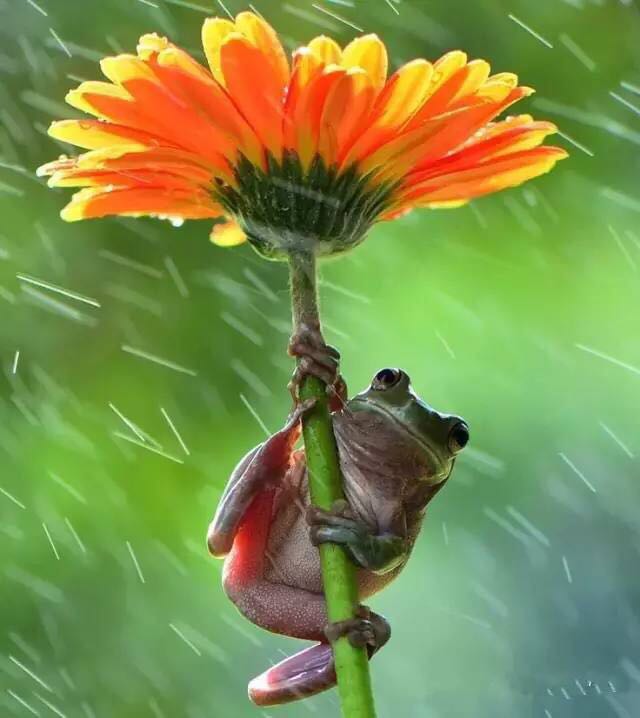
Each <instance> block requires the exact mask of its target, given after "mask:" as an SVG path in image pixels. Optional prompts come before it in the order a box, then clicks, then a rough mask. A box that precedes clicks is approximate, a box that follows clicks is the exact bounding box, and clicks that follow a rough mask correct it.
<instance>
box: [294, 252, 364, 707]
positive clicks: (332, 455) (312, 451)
mask: <svg viewBox="0 0 640 718" xmlns="http://www.w3.org/2000/svg"><path fill="white" fill-rule="evenodd" d="M289 268H290V272H291V300H292V307H293V325H294V332H295V330H296V329H297V328H300V327H301V326H303V325H306V326H307V327H310V328H317V329H320V315H319V312H318V295H317V289H316V265H315V257H313V255H311V254H303V253H297V254H292V255H291V256H290V257H289ZM310 397H313V398H315V399H317V403H316V405H315V407H314V408H313V409H312V410H311V411H310V412H309V413H308V414H306V415H305V416H304V418H303V421H302V428H303V436H304V445H305V451H306V456H307V470H308V472H309V491H310V493H311V501H312V502H313V504H314V505H316V506H318V507H320V508H322V509H330V508H331V505H332V504H333V502H334V501H337V500H339V499H341V498H344V494H343V491H342V477H341V474H340V463H339V461H338V452H337V447H336V442H335V438H334V435H333V426H332V423H331V417H330V415H329V408H328V402H327V392H326V386H325V384H324V383H323V382H322V381H320V380H319V379H317V378H315V377H308V378H307V379H306V380H305V382H304V384H303V385H302V387H301V388H300V398H301V399H308V398H310ZM320 563H321V566H322V580H323V585H324V594H325V599H326V603H327V616H328V620H329V621H330V622H334V621H343V620H345V619H348V618H352V617H353V615H354V612H355V610H356V609H357V607H358V605H359V599H358V588H357V583H356V569H355V566H354V565H353V563H352V562H351V561H350V559H349V558H348V557H347V555H346V554H345V552H344V551H343V549H342V548H341V547H339V546H336V545H334V544H323V545H322V546H321V547H320ZM333 653H334V658H335V666H336V675H337V677H338V691H339V694H340V702H341V706H342V714H343V716H344V718H375V708H374V704H373V694H372V691H371V679H370V677H369V660H368V658H367V653H366V650H365V649H364V648H355V647H354V646H352V645H351V643H349V641H348V640H347V639H346V638H341V639H339V640H338V641H337V642H336V643H335V644H334V646H333Z"/></svg>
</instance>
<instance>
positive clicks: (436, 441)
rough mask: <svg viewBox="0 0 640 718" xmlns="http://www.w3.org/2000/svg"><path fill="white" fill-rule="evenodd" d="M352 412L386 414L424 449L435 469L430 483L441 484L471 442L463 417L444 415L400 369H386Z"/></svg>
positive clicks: (351, 404)
mask: <svg viewBox="0 0 640 718" xmlns="http://www.w3.org/2000/svg"><path fill="white" fill-rule="evenodd" d="M348 407H349V410H351V411H354V412H358V411H369V412H371V411H374V412H378V413H379V414H382V415H383V416H384V417H385V418H386V420H388V421H389V422H392V424H393V425H394V427H395V428H396V429H397V430H398V431H400V432H402V433H403V434H404V435H405V437H406V438H410V439H412V440H413V441H415V442H416V444H417V445H418V446H419V447H421V450H422V452H423V453H424V456H425V458H426V459H427V463H428V465H429V466H430V467H431V471H430V472H429V476H428V477H427V478H428V481H429V483H430V484H437V483H440V482H441V481H443V480H444V479H446V478H447V477H448V476H449V474H450V473H451V468H452V466H453V462H454V459H455V457H456V456H457V455H458V454H459V453H460V452H461V451H462V449H464V447H465V446H466V445H467V443H468V441H469V427H468V426H467V424H466V422H465V421H464V420H463V419H461V418H460V417H459V416H455V415H453V414H441V413H440V412H438V411H436V410H435V409H433V408H432V407H430V406H429V405H428V404H426V403H425V402H424V401H422V399H420V398H419V397H418V396H417V395H416V394H415V392H414V391H413V389H412V387H411V379H410V378H409V375H408V374H407V373H406V372H404V371H402V370H400V369H382V370H380V371H379V372H378V373H377V374H376V375H375V376H374V377H373V380H372V382H371V385H370V386H369V388H368V389H366V390H365V391H363V392H361V393H360V394H357V395H356V396H354V397H353V398H352V399H351V400H350V401H349V404H348Z"/></svg>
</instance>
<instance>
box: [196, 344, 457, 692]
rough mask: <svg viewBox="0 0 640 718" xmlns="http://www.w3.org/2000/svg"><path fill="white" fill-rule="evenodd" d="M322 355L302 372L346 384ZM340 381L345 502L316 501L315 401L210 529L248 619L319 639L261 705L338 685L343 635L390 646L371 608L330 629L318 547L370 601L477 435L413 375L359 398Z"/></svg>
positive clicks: (269, 676)
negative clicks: (428, 395) (344, 565)
mask: <svg viewBox="0 0 640 718" xmlns="http://www.w3.org/2000/svg"><path fill="white" fill-rule="evenodd" d="M314 354H315V357H316V358H315V359H314V358H313V357H310V358H309V360H308V361H307V362H306V363H305V365H304V370H303V372H302V374H304V373H305V372H309V373H315V374H316V375H320V376H323V377H325V378H328V379H329V380H331V379H332V378H333V379H335V376H333V377H332V376H327V367H329V373H330V374H331V371H333V370H335V364H337V362H334V363H333V365H332V363H331V362H330V361H324V360H322V357H321V358H320V359H321V361H320V363H318V362H317V361H316V360H317V359H318V355H317V352H314ZM325 359H326V357H325ZM297 379H298V380H299V379H301V375H300V374H299V375H298V377H297ZM334 384H335V386H336V387H337V389H336V393H335V395H334V397H333V400H332V401H331V402H330V405H331V410H332V419H333V427H334V434H335V438H336V443H337V447H338V453H339V458H340V467H341V470H342V475H343V478H344V494H345V500H344V501H341V502H338V503H337V504H335V505H334V506H333V507H332V510H331V511H323V510H321V509H318V508H316V507H313V506H312V505H311V503H310V499H309V491H308V486H307V475H306V462H305V454H304V450H302V449H296V442H297V441H298V439H299V438H300V433H301V417H302V416H303V414H304V413H305V412H306V411H308V410H309V409H310V408H311V407H312V406H313V404H314V400H307V401H303V402H301V401H298V402H297V403H296V405H295V406H294V409H293V410H292V412H291V414H290V415H289V418H288V420H287V422H286V423H285V425H284V427H283V428H282V429H281V430H280V431H278V432H277V433H275V434H273V435H272V436H270V437H269V438H268V439H267V440H266V441H265V442H264V443H262V444H260V445H259V446H257V447H256V448H254V449H252V450H251V451H250V452H249V453H248V454H247V455H246V456H245V457H244V458H243V459H242V460H241V461H240V462H239V464H238V465H237V466H236V468H235V470H234V471H233V473H232V474H231V477H230V479H229V482H228V484H227V486H226V488H225V490H224V493H223V495H222V497H221V499H220V503H219V506H218V509H217V511H216V514H215V516H214V518H213V521H212V522H211V524H210V526H209V532H208V547H209V550H210V552H211V553H212V554H213V556H215V557H219V558H223V557H224V559H225V563H224V569H223V587H224V590H225V592H226V594H227V596H228V597H229V598H230V599H231V601H232V602H233V603H234V604H235V605H236V607H237V608H238V609H239V610H240V612H241V613H242V614H244V616H246V617H247V618H248V619H249V620H250V621H252V622H253V623H254V624H256V625H258V626H261V627H262V628H265V629H267V630H269V631H272V632H274V633H279V634H282V635H286V636H292V637H295V638H301V639H305V640H311V641H315V642H316V643H315V645H312V646H311V647H309V648H306V649H304V650H302V651H301V652H299V653H297V654H296V655H294V656H292V657H290V658H287V659H285V660H284V661H282V662H280V663H279V664H278V665H276V666H274V667H272V668H270V669H269V670H267V671H266V672H265V673H263V674H262V675H260V676H258V677H257V678H255V679H253V680H252V681H251V682H250V684H249V696H250V698H251V699H252V700H253V702H254V703H256V704H258V705H261V706H267V705H275V704H279V703H286V702H288V701H292V700H296V699H298V698H304V697H307V696H310V695H313V694H315V693H318V692H320V691H322V690H325V689H326V688H329V687H331V686H333V685H334V684H335V681H336V677H335V671H334V665H333V653H332V649H331V644H332V643H333V642H334V641H335V640H337V638H339V637H340V636H345V635H346V636H347V637H348V639H349V640H350V641H352V643H354V645H360V646H363V645H366V646H367V648H368V651H369V655H373V653H375V651H377V650H378V649H379V648H380V647H382V646H383V645H384V644H385V643H386V641H387V640H388V639H389V636H390V628H389V624H388V623H387V621H386V620H385V619H384V618H383V617H382V616H379V615H377V614H375V613H373V612H371V611H370V610H369V609H368V608H366V607H364V606H361V607H360V609H359V611H358V613H357V616H356V617H355V618H354V619H352V620H349V621H341V622H339V623H333V624H330V625H327V615H326V610H325V601H324V596H323V591H322V576H321V571H320V561H319V553H318V549H317V546H318V545H319V544H322V543H326V542H331V543H334V544H339V545H340V546H342V547H343V548H344V549H345V551H346V552H347V554H348V556H349V557H350V559H351V560H352V561H353V562H354V563H355V564H356V566H357V567H358V571H357V581H358V589H359V598H360V599H366V598H367V597H369V596H371V595H373V594H374V593H376V592H378V591H380V590H381V589H382V588H384V586H386V585H387V584H388V583H389V582H390V581H392V580H393V579H394V578H395V577H396V576H397V575H398V574H399V573H400V571H401V570H402V568H403V567H404V565H405V564H406V562H407V559H408V558H409V555H410V553H411V549H412V547H413V544H414V541H415V540H416V537H417V535H418V532H419V531H420V527H421V524H422V520H423V517H424V514H425V509H426V506H427V504H428V503H429V501H430V500H431V499H432V498H433V497H434V496H435V494H436V493H437V492H438V491H439V490H440V489H441V488H442V486H443V485H444V483H445V482H446V481H447V479H448V478H449V476H450V475H451V471H452V468H453V465H454V462H455V459H456V456H457V455H458V453H459V452H460V451H461V450H462V449H463V448H464V447H465V445H466V444H467V442H468V440H469V430H468V427H467V424H466V423H465V422H464V421H463V420H462V419H461V418H460V417H458V416H454V415H450V414H442V413H440V412H438V411H436V410H435V409H433V408H432V407H430V406H429V405H428V404H426V403H425V402H423V401H422V400H421V399H420V398H418V396H417V395H416V394H415V393H414V391H413V389H412V387H411V383H410V379H409V376H408V375H407V374H406V373H405V372H404V371H401V370H399V369H382V370H381V371H379V372H378V373H377V374H376V375H375V376H374V377H373V380H372V382H371V385H370V386H369V387H368V388H367V389H366V390H365V391H363V392H361V393H360V394H357V395H356V396H354V397H353V398H351V399H348V400H347V398H346V387H345V385H344V382H342V381H341V380H339V379H338V380H337V381H335V382H334Z"/></svg>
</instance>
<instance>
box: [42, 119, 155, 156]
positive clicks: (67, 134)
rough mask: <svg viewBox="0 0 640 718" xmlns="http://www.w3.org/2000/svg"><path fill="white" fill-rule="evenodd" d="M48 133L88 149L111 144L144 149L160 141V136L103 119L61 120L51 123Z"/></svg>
mask: <svg viewBox="0 0 640 718" xmlns="http://www.w3.org/2000/svg"><path fill="white" fill-rule="evenodd" d="M48 133H49V136H50V137H53V138H55V139H56V140H60V141H62V142H68V143H69V144H71V145H76V147H82V148H84V149H87V150H97V149H100V148H101V147H108V146H110V145H128V146H132V145H135V146H136V147H138V148H139V149H143V148H145V147H149V146H153V145H158V144H159V143H160V140H158V138H156V137H155V136H154V135H151V134H149V133H147V132H143V131H141V130H136V129H133V128H132V127H124V126H123V125H114V124H112V123H110V122H103V121H101V120H59V121H57V122H53V123H52V124H51V126H50V127H49V130H48Z"/></svg>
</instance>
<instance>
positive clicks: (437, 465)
mask: <svg viewBox="0 0 640 718" xmlns="http://www.w3.org/2000/svg"><path fill="white" fill-rule="evenodd" d="M350 403H351V404H357V405H359V406H363V407H366V410H367V411H371V410H373V411H377V412H378V413H379V414H382V415H383V416H384V417H385V418H386V419H389V420H390V421H391V422H392V423H393V424H394V425H395V426H397V427H399V428H400V429H401V430H402V431H403V433H405V434H408V435H409V436H410V437H411V439H412V440H413V441H414V442H415V443H416V444H418V446H419V447H420V448H421V449H423V450H424V452H425V453H426V454H427V455H428V457H429V459H430V460H431V461H432V462H433V466H434V469H435V471H434V476H440V475H444V474H445V471H446V462H445V460H444V459H443V458H442V457H441V456H439V455H438V453H437V452H436V451H435V449H434V448H433V447H432V446H430V445H429V444H428V443H427V442H426V441H424V440H423V439H422V437H421V436H420V435H419V434H416V433H415V432H414V431H412V429H410V428H409V427H408V426H407V425H406V424H404V423H403V422H401V421H400V420H399V419H398V417H397V416H395V414H394V413H393V412H391V411H388V410H387V409H385V408H383V407H382V406H379V405H378V404H374V403H369V402H364V401H361V400H360V399H352V400H351V402H350ZM447 476H448V473H447V475H446V476H444V478H447ZM443 481H444V479H443Z"/></svg>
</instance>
